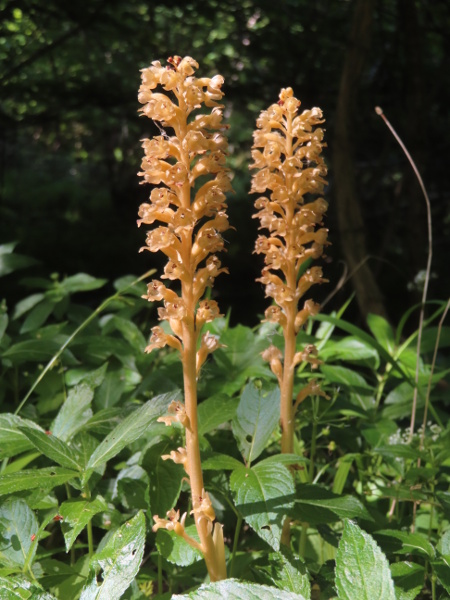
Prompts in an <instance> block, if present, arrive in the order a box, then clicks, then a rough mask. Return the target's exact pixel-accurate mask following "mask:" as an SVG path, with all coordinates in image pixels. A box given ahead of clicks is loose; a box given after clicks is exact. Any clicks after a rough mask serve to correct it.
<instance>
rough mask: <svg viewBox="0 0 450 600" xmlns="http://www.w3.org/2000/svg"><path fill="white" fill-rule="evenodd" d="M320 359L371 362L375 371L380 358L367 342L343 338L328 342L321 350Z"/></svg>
mask: <svg viewBox="0 0 450 600" xmlns="http://www.w3.org/2000/svg"><path fill="white" fill-rule="evenodd" d="M320 358H321V359H322V360H324V361H326V362H328V361H330V360H331V361H332V360H336V359H337V360H340V361H342V360H351V361H361V360H372V361H373V366H374V368H375V369H377V368H378V367H379V364H380V357H379V354H378V352H377V350H376V349H375V348H374V347H373V346H372V345H371V344H368V343H367V342H364V341H362V340H359V339H357V338H354V337H345V338H343V339H341V340H338V341H334V340H333V341H331V340H330V341H328V342H327V344H326V345H325V347H324V348H322V350H320Z"/></svg>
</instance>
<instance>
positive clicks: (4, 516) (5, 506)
mask: <svg viewBox="0 0 450 600" xmlns="http://www.w3.org/2000/svg"><path fill="white" fill-rule="evenodd" d="M38 529H39V525H38V522H37V519H36V516H35V514H34V512H33V511H32V510H31V508H30V507H29V506H28V504H27V503H26V502H25V500H22V499H21V498H14V497H10V498H6V499H5V500H4V501H3V502H2V503H1V504H0V530H1V536H0V563H3V565H5V566H12V567H23V566H24V565H25V562H26V561H27V559H28V561H30V560H31V559H32V556H28V554H29V552H30V550H32V549H33V546H34V552H33V554H34V553H35V552H36V546H35V545H34V544H33V541H32V536H33V535H36V534H37V532H38Z"/></svg>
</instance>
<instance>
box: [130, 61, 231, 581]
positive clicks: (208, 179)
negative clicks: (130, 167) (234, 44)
mask: <svg viewBox="0 0 450 600" xmlns="http://www.w3.org/2000/svg"><path fill="white" fill-rule="evenodd" d="M197 69H198V64H197V63H196V62H195V60H194V59H193V58H191V57H189V56H186V57H185V58H181V57H180V56H174V57H170V58H169V59H168V65H167V66H166V67H163V66H162V65H161V63H160V62H159V61H155V62H153V63H152V65H151V66H150V67H148V68H147V69H143V70H142V85H141V87H140V89H139V102H141V103H142V104H143V108H141V109H140V112H142V114H143V115H145V116H147V117H149V118H150V119H152V120H153V121H154V122H155V123H156V124H157V126H158V128H159V130H160V132H161V135H158V136H155V137H153V138H152V139H150V140H147V139H146V140H143V148H144V152H145V156H144V159H143V161H142V172H141V173H139V174H140V175H142V177H143V178H144V183H150V184H152V185H154V186H157V187H154V188H153V190H152V192H151V194H150V202H149V203H145V204H142V205H141V207H140V209H139V217H140V219H139V220H138V225H139V226H140V225H142V224H144V225H153V224H154V223H158V226H156V227H154V228H153V229H151V230H150V231H149V232H148V233H147V239H146V245H145V246H144V247H143V248H142V249H141V250H148V251H150V252H158V251H161V252H163V253H164V254H165V255H166V256H167V259H168V262H167V265H166V267H165V268H164V275H162V279H168V280H171V281H178V282H179V291H174V290H172V289H169V288H168V287H166V285H164V284H163V283H162V282H161V281H158V280H154V281H152V282H151V283H150V284H149V285H148V289H147V295H146V296H145V298H147V299H148V300H149V302H154V301H161V300H162V301H163V303H164V306H163V307H161V308H159V310H158V314H159V318H160V320H163V321H167V322H168V324H169V325H170V329H171V330H172V333H166V332H165V331H164V330H163V328H161V327H154V328H153V329H152V336H151V338H150V344H149V346H148V347H147V348H146V351H147V352H152V351H153V350H154V349H156V348H163V347H164V346H170V347H172V348H174V349H176V350H177V351H178V352H179V353H180V356H181V361H182V364H183V377H184V407H182V406H178V405H176V406H172V407H170V411H169V412H170V413H171V414H169V416H167V417H163V418H162V420H163V421H164V422H165V423H166V424H167V425H170V424H171V423H173V422H174V421H175V420H177V421H179V422H181V424H182V425H183V426H184V428H185V434H186V448H185V449H184V448H179V449H178V451H176V452H173V453H171V454H170V455H167V456H166V457H165V458H172V459H173V460H175V462H182V463H183V464H184V466H185V470H186V473H187V474H188V477H189V483H190V487H191V493H192V505H193V506H194V511H193V515H194V520H195V524H196V527H197V531H198V534H199V538H200V546H199V549H200V550H201V552H202V553H203V556H204V558H205V561H206V566H207V569H208V572H209V576H210V579H211V581H218V580H220V579H224V578H226V565H225V552H224V545H223V535H221V530H222V526H221V525H220V524H219V523H217V522H216V523H214V525H213V521H214V520H215V515H214V511H213V509H212V506H211V503H210V502H209V496H208V495H207V494H206V493H205V491H204V485H203V474H202V469H201V463H200V450H199V440H198V425H197V377H198V374H199V371H200V368H201V366H202V364H203V363H204V361H205V360H206V358H207V356H208V354H210V353H211V352H214V350H215V349H216V348H218V347H220V344H219V342H218V340H217V339H216V337H215V336H213V335H212V334H211V333H209V332H208V331H206V332H205V331H203V332H202V328H203V326H204V325H205V324H206V323H209V322H211V321H213V320H214V319H215V318H216V317H218V316H220V311H219V307H218V305H217V303H216V302H215V301H214V300H202V297H203V295H204V293H205V290H206V288H207V287H211V286H212V285H213V284H214V279H215V278H216V277H217V275H219V274H220V273H223V272H227V270H226V269H225V268H222V266H221V264H220V261H219V259H218V258H217V256H216V255H215V253H217V252H220V251H222V250H223V246H224V241H223V238H222V233H223V232H224V231H226V230H227V229H228V228H229V224H228V218H227V215H226V212H225V211H226V208H227V206H226V199H225V193H226V192H228V191H231V189H232V188H231V184H230V179H229V176H228V170H227V169H226V168H225V157H226V153H227V148H228V143H227V138H226V137H225V136H224V134H223V132H224V130H225V129H227V125H224V124H223V123H222V108H223V107H222V105H221V104H220V100H221V99H222V96H223V92H222V90H221V86H222V84H223V77H221V76H220V75H216V76H215V77H213V78H211V79H209V78H207V77H202V78H197V77H195V71H196V70H197ZM202 106H206V107H207V108H208V109H211V110H209V111H208V112H203V113H198V112H197V111H198V109H201V108H202ZM199 498H203V499H205V498H206V499H208V501H203V502H199V500H198V499H199ZM177 514H178V513H176V512H175V511H174V512H173V513H172V512H171V517H170V518H169V519H159V518H158V519H157V522H156V523H155V526H154V528H155V529H156V528H159V527H166V528H168V529H173V530H174V531H175V532H176V533H177V534H179V535H182V537H184V539H186V541H188V543H191V545H193V546H195V547H197V546H198V543H197V542H195V540H192V539H191V538H189V536H187V535H185V533H184V519H182V520H181V521H178V520H177V521H176V526H174V525H173V523H174V515H177ZM219 530H220V531H219ZM190 540H191V541H190ZM194 542H195V543H194Z"/></svg>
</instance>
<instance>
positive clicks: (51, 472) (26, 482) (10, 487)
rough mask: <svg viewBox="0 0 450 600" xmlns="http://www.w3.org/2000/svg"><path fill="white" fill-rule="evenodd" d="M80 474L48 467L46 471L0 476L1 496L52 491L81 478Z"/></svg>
mask: <svg viewBox="0 0 450 600" xmlns="http://www.w3.org/2000/svg"><path fill="white" fill-rule="evenodd" d="M79 475H80V473H79V472H77V471H72V470H70V469H64V468H62V467H47V468H45V469H25V470H23V471H19V472H18V473H8V474H6V475H0V496H4V495H5V494H13V493H14V492H20V491H21V490H32V489H35V488H43V489H46V490H51V489H52V488H54V487H56V486H57V485H61V484H62V483H65V482H66V481H70V480H71V479H73V478H74V477H79Z"/></svg>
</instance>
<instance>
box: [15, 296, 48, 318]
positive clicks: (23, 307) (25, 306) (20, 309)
mask: <svg viewBox="0 0 450 600" xmlns="http://www.w3.org/2000/svg"><path fill="white" fill-rule="evenodd" d="M44 298H45V295H44V294H42V293H38V294H31V296H27V297H26V298H24V299H23V300H20V301H19V302H18V303H17V304H16V306H15V307H14V312H13V317H12V319H13V321H14V320H16V319H19V318H20V317H21V316H22V315H24V314H25V313H27V312H28V311H29V310H31V309H32V308H33V307H34V306H36V305H37V304H39V302H41V300H43V299H44Z"/></svg>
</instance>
